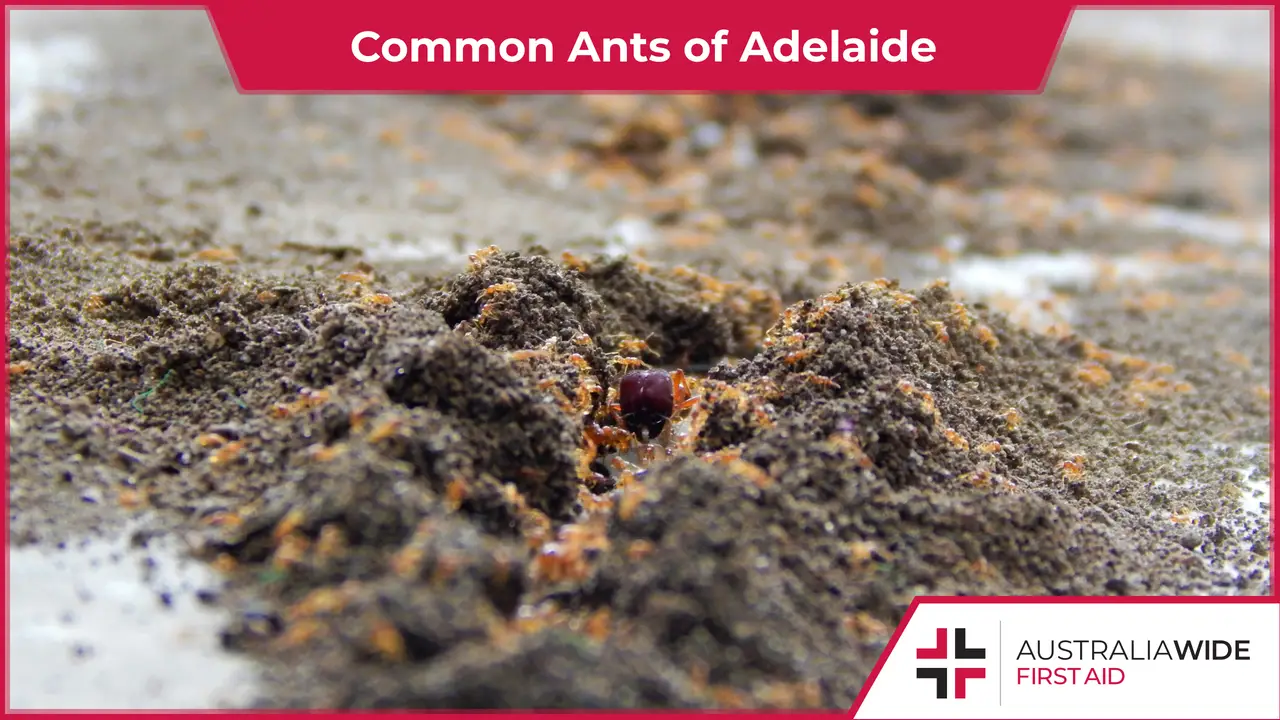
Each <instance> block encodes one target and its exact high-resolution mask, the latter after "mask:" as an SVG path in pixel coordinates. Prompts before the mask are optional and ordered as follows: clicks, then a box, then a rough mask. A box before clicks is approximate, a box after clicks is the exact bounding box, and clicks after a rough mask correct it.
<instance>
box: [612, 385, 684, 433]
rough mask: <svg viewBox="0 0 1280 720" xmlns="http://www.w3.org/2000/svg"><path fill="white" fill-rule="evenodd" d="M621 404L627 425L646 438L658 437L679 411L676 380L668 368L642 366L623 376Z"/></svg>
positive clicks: (623, 417) (619, 394)
mask: <svg viewBox="0 0 1280 720" xmlns="http://www.w3.org/2000/svg"><path fill="white" fill-rule="evenodd" d="M618 404H619V405H621V406H622V420H623V422H625V423H626V424H627V429H628V430H630V431H631V432H633V433H635V434H636V435H639V436H641V439H642V440H647V439H649V438H655V437H657V436H658V435H660V434H661V433H662V428H663V427H664V426H665V425H666V424H667V421H668V420H670V419H671V414H672V413H674V412H675V384H674V383H673V382H672V381H671V375H670V373H668V372H667V371H666V370H638V371H636V372H633V373H628V374H626V375H624V376H623V377H622V382H621V383H620V384H619V386H618Z"/></svg>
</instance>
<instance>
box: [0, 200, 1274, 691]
mask: <svg viewBox="0 0 1280 720" xmlns="http://www.w3.org/2000/svg"><path fill="white" fill-rule="evenodd" d="M137 230H138V229H137V228H121V227H116V226H109V225H103V224H100V223H77V222H69V221H68V222H52V223H50V224H48V225H46V226H43V227H37V228H33V229H31V230H30V231H28V232H23V233H16V234H15V235H14V236H13V237H12V239H11V241H10V245H9V268H10V273H11V277H10V288H11V290H10V292H11V298H12V299H11V305H10V323H11V325H10V327H11V330H10V336H9V360H10V365H9V378H10V383H11V393H12V394H11V403H12V406H13V408H14V430H13V441H12V448H11V466H10V468H11V485H10V495H9V500H10V513H11V514H10V519H11V538H12V539H14V540H15V541H17V542H24V541H25V542H31V541H41V540H42V539H45V538H46V537H49V538H52V537H53V536H54V535H55V534H56V533H57V532H58V528H57V527H56V526H51V525H49V524H48V523H47V521H45V520H44V519H43V517H42V516H41V515H40V514H39V513H36V512H32V509H33V508H36V507H38V506H48V505H50V504H59V503H61V504H70V505H72V506H98V505H102V506H110V505H119V506H123V507H124V508H126V509H131V510H137V509H141V508H148V509H151V510H153V511H155V512H156V513H157V516H158V517H161V518H165V519H166V522H168V523H169V524H170V527H172V528H173V529H174V530H176V531H178V532H181V533H183V534H184V536H185V537H186V538H187V539H188V540H189V542H190V543H191V545H192V547H193V548H194V551H195V552H196V553H197V555H199V556H201V557H204V558H206V559H207V560H209V561H210V562H211V563H212V564H213V565H214V566H215V567H217V568H219V569H220V570H222V571H223V572H225V573H226V575H227V578H228V582H229V585H228V592H227V593H225V595H224V596H223V597H222V599H221V601H220V602H222V603H224V604H226V605H227V606H228V607H231V608H233V609H235V610H236V611H237V613H238V618H239V619H238V620H237V621H236V622H235V623H233V624H232V625H230V626H229V627H228V628H227V629H226V631H225V633H224V637H223V640H224V644H225V645H226V646H227V647H228V648H230V649H233V650H236V651H243V652H250V653H253V654H255V655H256V656H258V657H260V658H262V659H263V661H264V663H265V667H266V668H267V669H266V674H267V676H268V678H269V679H270V680H272V682H271V683H270V684H269V688H270V690H269V693H268V694H267V696H265V697H264V698H263V699H262V705H263V706H287V707H328V706H332V707H362V708H386V707H405V706H410V707H450V708H476V707H493V706H498V707H530V706H537V707H691V708H698V707H746V708H793V707H848V705H849V704H850V703H851V702H852V699H853V697H854V695H855V694H856V692H857V690H858V688H859V687H860V686H861V684H862V682H863V681H864V680H865V678H866V677H867V675H868V673H869V672H870V669H871V667H872V665H873V664H874V662H875V659H876V657H877V656H878V654H879V652H880V651H881V650H882V648H883V646H884V643H885V642H886V640H887V638H888V635H889V633H890V632H891V629H892V628H893V626H894V625H895V623H897V622H898V621H899V620H900V619H901V616H902V614H903V612H904V611H905V608H906V606H907V605H908V603H909V602H910V600H911V598H912V597H914V596H915V595H918V594H924V593H928V594H954V593H965V594H968V593H975V594H979V593H980V594H1046V593H1048V594H1089V595H1106V594H1205V593H1216V592H1235V593H1256V592H1265V591H1267V590H1268V589H1269V584H1270V579H1269V574H1268V572H1267V568H1266V558H1265V552H1266V548H1267V547H1269V543H1270V538H1269V537H1263V536H1261V535H1259V536H1256V537H1251V538H1246V537H1238V538H1236V537H1223V536H1222V534H1221V533H1219V534H1217V535H1215V537H1214V538H1213V539H1212V540H1213V541H1214V542H1216V543H1218V544H1219V545H1232V546H1233V547H1234V546H1239V547H1236V548H1235V549H1234V550H1233V551H1232V553H1231V554H1230V557H1231V558H1233V562H1235V563H1237V565H1236V566H1235V567H1236V572H1234V574H1233V573H1232V572H1229V571H1228V569H1227V568H1225V567H1223V566H1222V565H1221V564H1215V562H1214V561H1213V558H1217V557H1223V556H1221V552H1222V551H1221V550H1218V551H1217V552H1218V553H1219V554H1218V555H1205V554H1199V553H1197V552H1196V551H1195V549H1194V548H1195V547H1197V545H1198V543H1199V542H1203V541H1204V540H1205V538H1203V537H1201V538H1200V539H1199V540H1198V541H1197V542H1196V543H1190V542H1187V541H1186V540H1185V538H1183V537H1181V536H1179V535H1174V534H1171V533H1169V532H1168V531H1167V530H1166V528H1167V527H1168V525H1169V519H1168V517H1167V516H1156V515H1153V514H1152V513H1150V512H1148V511H1147V509H1146V508H1144V507H1141V505H1142V503H1143V502H1144V501H1145V498H1146V491H1147V485H1148V479H1147V478H1146V477H1145V475H1144V473H1145V472H1147V471H1148V470H1149V469H1150V467H1149V466H1150V464H1151V462H1152V461H1151V458H1153V457H1163V456H1167V457H1172V456H1173V454H1174V453H1175V451H1177V450H1178V448H1177V445H1178V444H1179V443H1182V442H1184V437H1183V436H1182V435H1180V434H1179V433H1176V432H1170V433H1159V432H1148V433H1146V434H1144V435H1142V436H1141V439H1140V442H1139V441H1138V440H1136V439H1135V440H1134V441H1132V442H1124V441H1119V442H1118V441H1117V440H1118V439H1120V438H1136V437H1137V436H1136V435H1135V432H1134V430H1133V426H1134V423H1135V422H1140V423H1146V424H1155V425H1172V426H1175V427H1185V426H1187V425H1188V424H1190V423H1191V422H1192V421H1196V422H1208V423H1209V424H1210V425H1211V426H1212V423H1213V419H1212V418H1209V419H1205V418H1204V417H1202V416H1201V415H1197V412H1200V411H1199V410H1197V407H1198V406H1197V405H1196V403H1194V402H1191V401H1189V400H1188V399H1189V398H1193V397H1195V393H1194V390H1195V388H1194V386H1193V385H1192V384H1191V383H1189V382H1187V381H1186V380H1184V379H1183V378H1182V377H1180V375H1179V370H1178V369H1177V368H1176V367H1172V366H1166V365H1161V364H1157V363H1155V362H1153V361H1151V360H1148V359H1145V358H1141V357H1137V356H1134V355H1130V354H1126V353H1123V352H1120V351H1112V350H1107V349H1104V348H1103V347H1101V346H1099V345H1098V344H1097V343H1095V342H1093V341H1091V340H1088V339H1086V338H1082V337H1079V336H1077V335H1076V334H1074V333H1071V332H1069V331H1064V332H1062V333H1059V334H1056V335H1054V334H1040V333H1033V332H1030V331H1028V330H1024V329H1022V328H1020V327H1018V326H1017V325H1016V324H1014V323H1012V322H1010V321H1009V320H1008V319H1007V318H1006V317H1005V316H1004V315H1003V314H1002V313H1000V312H997V311H994V310H991V309H989V308H986V307H984V306H981V305H975V304H967V303H964V302H962V301H960V300H958V299H957V298H956V297H955V296H954V295H953V294H952V293H951V291H950V290H949V289H948V288H947V287H946V285H945V283H934V284H931V285H929V286H927V287H923V288H918V289H904V288H901V287H899V286H898V285H897V283H895V282H891V281H886V280H882V281H873V282H861V283H854V284H846V285H843V286H841V287H839V288H836V289H834V290H833V291H831V292H828V293H826V294H823V295H821V296H818V297H814V298H810V299H807V300H804V301H802V302H799V303H796V304H792V305H790V306H789V307H783V306H782V300H781V298H780V295H779V294H778V291H777V290H776V289H774V288H771V287H769V286H768V285H762V284H757V283H755V282H753V281H751V280H748V279H738V280H733V279H723V278H716V277H712V276H710V275H705V274H702V273H699V272H696V271H693V270H690V269H688V268H680V267H677V268H668V267H666V266H660V265H657V264H651V263H647V262H643V261H637V260H629V259H620V258H616V257H615V258H611V257H604V256H601V257H593V258H585V257H574V256H565V257H557V258H552V257H549V256H548V254H547V253H546V252H545V251H542V250H540V249H538V248H534V249H533V250H531V251H526V252H504V251H501V250H499V249H497V248H489V249H485V250H481V251H478V252H477V253H475V254H474V255H472V257H471V264H470V266H469V267H468V268H467V269H466V270H465V271H463V272H462V273H460V274H457V275H446V276H442V277H438V278H431V279H427V280H425V281H422V282H420V283H417V284H412V285H396V284H394V283H390V281H387V280H384V279H383V278H382V276H381V275H380V274H379V272H378V270H377V268H375V267H371V266H369V265H365V264H353V265H352V266H351V268H350V269H349V270H347V271H345V272H343V273H341V274H339V275H337V276H335V275H334V274H333V273H332V272H330V271H320V270H315V269H312V270H310V271H295V272H292V273H280V272H268V271H259V270H255V269H252V268H244V269H227V268H226V267H224V265H223V264H221V263H220V262H219V261H225V260H226V259H227V258H226V257H225V256H223V255H222V254H220V252H219V251H214V250H210V249H209V248H204V249H198V248H200V246H201V240H200V239H199V238H195V239H192V238H190V237H186V238H185V239H183V237H178V238H176V239H175V240H173V241H169V240H159V239H158V238H165V237H171V236H173V233H172V232H171V231H167V230H164V229H156V230H154V231H148V232H138V231H137ZM157 253H158V254H159V255H158V256H157ZM157 257H159V258H160V259H159V260H157ZM1118 339H1120V340H1123V339H1124V338H1118ZM641 363H649V364H654V365H661V364H667V365H668V366H669V367H672V368H674V367H677V366H679V367H685V368H694V367H697V366H698V365H699V364H701V365H703V366H705V372H695V373H691V375H690V381H689V382H690V389H691V391H692V392H693V393H694V395H696V396H697V397H698V398H699V401H698V402H697V403H695V404H693V405H692V407H691V408H689V409H688V410H686V411H685V412H683V413H682V415H681V417H679V418H678V419H677V420H676V421H673V422H672V423H670V424H669V429H668V431H667V432H665V433H664V434H663V435H662V436H661V437H660V438H659V441H658V442H657V443H654V444H651V445H641V444H640V443H638V442H636V441H635V439H634V438H632V437H630V436H628V434H627V433H625V432H623V431H622V429H621V428H620V427H619V423H618V421H617V420H616V415H615V413H614V408H613V407H612V406H613V405H614V403H615V402H616V400H617V398H616V396H615V394H614V393H613V392H612V391H611V389H612V388H616V387H617V384H618V380H619V379H620V378H621V376H622V375H623V374H624V373H625V372H627V371H628V370H629V369H630V368H633V367H637V366H639V365H640V364H641ZM1138 392H1142V393H1145V394H1143V396H1142V397H1141V399H1140V400H1141V401H1140V402H1139V401H1138V399H1137V398H1135V396H1134V394H1135V393H1138ZM1236 412H1238V413H1241V414H1242V415H1238V416H1237V417H1236V418H1235V419H1237V420H1240V419H1241V418H1242V417H1243V415H1248V416H1249V417H1251V418H1252V420H1250V421H1249V422H1252V423H1253V424H1254V425H1253V427H1257V426H1259V425H1261V424H1265V422H1266V417H1267V409H1266V407H1265V405H1264V404H1263V403H1257V404H1256V405H1255V406H1251V407H1240V408H1237V409H1236ZM53 447H57V448H60V449H59V451H58V452H56V453H51V452H50V450H49V449H50V448H53ZM1162 453H1163V455H1161V454H1162ZM72 512H75V511H72ZM98 517H101V518H107V517H109V514H108V513H103V514H101V515H99V516H98ZM104 522H105V520H104ZM1260 532H1262V531H1260ZM1241 558H1244V559H1243V560H1242V559H1241ZM1243 563H1251V564H1250V565H1247V566H1246V565H1244V564H1243Z"/></svg>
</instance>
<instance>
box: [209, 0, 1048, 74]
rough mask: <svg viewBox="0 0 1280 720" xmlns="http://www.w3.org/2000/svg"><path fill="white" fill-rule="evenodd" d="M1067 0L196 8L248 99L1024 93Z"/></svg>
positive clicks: (587, 0) (666, 0) (664, 0)
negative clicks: (293, 95) (282, 95)
mask: <svg viewBox="0 0 1280 720" xmlns="http://www.w3.org/2000/svg"><path fill="white" fill-rule="evenodd" d="M1071 10H1072V5H1071V4H1069V3H1065V2H1023V1H1022V0H1000V1H999V2H989V3H984V4H983V5H982V7H981V9H978V8H975V7H974V6H971V5H964V4H960V3H953V2H916V3H911V4H902V3H868V2H843V3H836V2H799V3H776V4H764V3H758V4H755V5H751V6H745V7H744V6H742V5H740V4H738V3H707V2H704V3H690V2H687V1H686V0H649V1H648V2H645V3H642V4H636V5H630V4H628V5H608V4H603V3H599V2H597V1H596V0H560V1H559V2H555V3H529V2H524V1H523V0H491V1H490V2H486V3H463V4H456V5H455V4H452V3H450V4H444V3H438V4H432V5H427V4H423V3H373V4H371V3H360V4H345V3H344V4H342V5H333V6H330V7H327V8H322V7H320V6H318V5H317V3H314V2H299V1H298V0H283V1H279V2H273V3H247V2H217V3H210V5H209V13H210V16H211V18H212V20H213V23H214V27H215V30H216V31H217V33H218V36H219V38H220V39H221V42H222V46H223V49H224V51H225V52H226V55H227V60H228V63H229V64H230V66H231V68H232V72H233V73H234V75H235V77H236V80H237V82H238V84H239V87H240V89H241V90H242V91H244V92H248V93H266V92H271V93H276V92H307V93H347V92H364V93H388V92H480V93H486V92H573V91H584V90H590V91H594V90H600V91H610V92H682V91H701V92H707V91H713V92H735V91H751V92H775V91H776V92H838V91H861V92H865V91H879V92H1035V91H1036V90H1038V89H1039V88H1040V87H1041V86H1042V84H1043V82H1044V79H1045V77H1046V75H1047V73H1048V70H1049V66H1050V64H1051V62H1052V60H1053V56H1054V54H1055V53H1056V51H1057V47H1058V44H1059V41H1060V40H1061V38H1062V34H1063V31H1064V30H1065V28H1066V25H1067V21H1068V19H1069V16H1070V14H1071Z"/></svg>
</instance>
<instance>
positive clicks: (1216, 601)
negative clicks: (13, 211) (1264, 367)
mask: <svg viewBox="0 0 1280 720" xmlns="http://www.w3.org/2000/svg"><path fill="white" fill-rule="evenodd" d="M245 1H246V2H253V1H254V0H245ZM259 1H260V0H259ZM833 1H834V0H833ZM1168 8H1179V9H1262V8H1268V9H1270V10H1271V36H1272V51H1271V52H1272V56H1271V67H1272V75H1271V102H1272V129H1271V177H1272V204H1271V218H1270V219H1271V227H1272V239H1273V242H1274V234H1275V212H1276V208H1275V205H1276V198H1277V196H1280V192H1278V191H1277V187H1276V183H1275V165H1276V144H1275V138H1276V132H1275V124H1274V121H1275V105H1276V94H1275V71H1274V68H1275V21H1276V5H1275V4H1274V3H1266V4H1236V3H1222V4H1216V3H1205V2H1178V1H1177V0H1173V1H1168V0H1166V1H1165V2H1124V3H1114V4H1112V3H1106V2H1094V3H1090V4H1084V5H1078V6H1076V8H1075V9H1150V10H1156V9H1168ZM14 9H26V10H36V9H85V10H88V9H148V10H179V9H181V10H199V9H204V10H205V11H206V12H209V8H208V5H205V4H203V3H191V4H181V3H171V2H147V1H146V0H141V1H139V2H133V3H114V2H110V1H106V2H83V1H82V2H60V1H59V0H50V1H49V2H44V3H38V4H26V3H13V4H10V3H5V18H4V23H5V65H6V68H7V66H8V50H9V12H8V11H9V10H14ZM1075 9H1073V10H1072V12H1071V15H1069V16H1068V21H1067V25H1066V26H1064V29H1063V34H1062V36H1061V37H1059V40H1058V47H1057V48H1056V49H1055V51H1054V58H1055V59H1056V57H1057V54H1058V50H1060V48H1061V44H1062V41H1063V39H1064V38H1065V35H1066V30H1067V29H1068V28H1069V27H1070V18H1071V17H1072V16H1074V12H1075ZM210 24H211V26H212V29H213V31H214V33H215V35H217V26H216V25H215V24H214V23H213V22H212V15H210ZM219 45H220V47H222V48H223V54H224V59H225V57H226V50H225V46H224V45H223V43H222V39H221V38H220V37H219ZM228 69H230V64H228ZM1051 70H1052V63H1051V64H1050V68H1049V71H1051ZM1049 71H1046V75H1045V79H1044V81H1042V83H1041V86H1040V91H1043V89H1044V85H1045V83H1046V82H1047V81H1048V72H1049ZM232 76H233V79H234V72H232ZM236 87H237V89H240V84H239V81H238V80H237V81H236ZM5 96H6V101H7V100H8V73H7V72H6V74H5ZM7 107H8V105H7V102H6V108H7ZM4 128H5V136H4V146H5V155H6V157H7V156H8V148H9V119H8V112H7V111H6V113H5V118H4ZM4 173H5V179H6V181H7V180H8V164H7V163H6V165H5V170H4ZM7 187H8V184H7V182H6V188H7ZM8 211H9V196H8V193H7V191H6V193H5V198H4V212H5V218H6V220H7V219H8V215H9V212H8ZM5 244H6V248H7V244H8V235H7V231H6V236H5ZM0 263H3V266H4V273H5V284H4V287H3V288H0V302H3V304H4V307H5V309H6V315H5V317H4V318H0V327H3V328H4V330H5V336H6V338H7V337H8V316H7V308H8V299H9V298H8V254H7V253H6V254H5V257H4V258H3V259H0ZM1271 263H1272V266H1271V269H1272V277H1273V278H1274V276H1275V270H1276V258H1275V255H1274V251H1273V253H1272V260H1271ZM1276 308H1277V305H1276V293H1275V289H1274V287H1273V288H1272V290H1271V309H1272V317H1273V318H1274V316H1275V311H1276ZM1270 339H1271V347H1272V355H1273V362H1272V365H1271V387H1272V388H1273V389H1274V387H1275V381H1276V378H1277V369H1276V366H1275V363H1274V354H1275V352H1274V351H1275V349H1276V336H1275V331H1274V329H1272V330H1271V338H1270ZM4 354H5V363H6V365H7V364H8V345H7V343H6V345H5V348H4ZM0 389H2V390H3V394H4V416H5V423H4V425H3V427H0V443H3V446H4V456H5V463H4V467H3V469H0V473H3V479H4V483H5V485H6V487H7V485H8V475H9V442H8V440H9V423H8V419H9V378H8V373H7V372H5V373H0ZM1278 402H1280V401H1277V400H1275V399H1273V400H1272V416H1273V423H1272V428H1271V444H1272V457H1273V463H1274V456H1275V441H1276V437H1277V432H1276V427H1275V424H1274V414H1275V409H1276V407H1277V404H1278ZM1276 485H1277V481H1276V478H1275V475H1274V472H1273V473H1272V477H1271V487H1272V494H1271V507H1270V512H1271V530H1272V547H1271V573H1272V581H1271V583H1272V588H1271V594H1270V595H1263V596H1246V597H1218V596H1213V597H1205V596H1179V597H1163V596H1155V597H1149V596H1134V597H1120V598H1117V597H1091V596H1074V597H1041V596H1008V597H933V596H928V597H926V596H921V597H916V598H915V599H913V600H912V602H911V604H910V606H909V607H908V608H907V611H906V614H905V615H904V616H903V618H902V621H901V622H900V623H899V624H898V627H897V628H896V629H895V630H894V633H893V635H892V636H891V638H890V640H889V642H888V645H887V646H886V647H885V650H884V651H883V652H882V653H881V656H880V658H879V659H878V660H877V662H876V665H875V666H874V668H873V669H872V671H871V674H870V675H869V676H868V678H867V682H866V683H865V684H864V685H863V687H862V689H861V690H860V691H859V693H858V697H857V699H856V700H855V702H854V704H853V707H852V708H850V710H849V711H848V713H849V714H852V713H854V712H856V711H857V709H858V707H859V706H860V705H861V704H862V702H863V701H864V699H865V698H866V695H867V693H868V691H869V689H870V688H871V686H872V683H874V682H875V679H876V677H877V676H878V675H879V673H880V671H881V670H882V668H883V667H884V663H885V661H886V659H887V658H888V656H889V653H890V652H892V651H893V649H894V647H895V646H896V645H897V642H898V640H899V638H900V637H901V635H902V632H903V630H904V629H905V627H906V625H907V623H908V622H909V621H910V620H911V617H912V616H913V615H914V613H915V611H916V608H917V607H919V606H920V605H921V604H924V603H932V604H1015V603H1016V604H1024V603H1035V604H1113V603H1118V604H1188V605H1190V604H1211V605H1233V604H1268V605H1276V606H1277V607H1280V590H1277V587H1276V583H1275V579H1274V578H1275V561H1276V558H1277V549H1276V538H1275V530H1276V519H1277V518H1276V516H1277V510H1276V507H1275V490H1276ZM4 504H5V510H6V512H5V514H4V516H3V518H0V527H2V528H3V529H5V530H6V531H7V529H8V512H7V510H8V495H7V493H6V495H5V499H4ZM3 562H4V593H5V598H6V607H5V628H6V633H5V635H6V642H5V650H6V652H5V665H6V667H7V664H8V640H7V637H8V632H7V628H8V624H9V612H8V604H7V598H8V594H9V565H8V556H7V552H6V557H5V559H4V561H3ZM8 689H9V677H8V673H7V672H6V674H5V697H6V704H5V706H6V711H7V712H9V710H8V702H7V698H8V696H9V692H8ZM1277 692H1278V693H1280V688H1278V689H1277ZM36 712H37V714H59V715H79V714H84V713H77V712H43V711H36ZM93 712H95V713H96V714H101V715H120V714H125V713H124V712H108V711H93ZM127 712H128V713H129V714H133V713H134V712H138V713H139V714H146V715H149V716H152V717H180V716H182V715H189V714H211V713H216V714H224V713H225V714H235V715H244V714H262V715H267V714H270V715H280V714H282V713H255V712H253V711H242V710H230V711H188V712H183V713H172V712H146V711H127ZM419 712H421V711H419ZM511 712H519V711H511ZM710 712H711V713H716V711H710ZM283 714H286V715H292V716H295V717H301V716H302V715H303V714H302V713H283ZM308 714H311V713H308ZM330 714H334V715H336V714H338V713H330ZM342 714H344V715H347V714H348V713H342ZM430 714H442V713H430ZM445 714H447V713H445ZM457 714H459V715H463V713H457ZM504 714H506V713H504V712H492V711H489V712H482V713H465V715H466V716H468V717H489V716H502V715H504ZM537 714H539V715H557V714H567V713H564V712H558V713H557V712H539V713H537ZM572 714H576V715H582V714H586V715H592V716H594V715H601V716H604V715H618V714H627V715H631V716H633V717H650V716H653V717H678V716H682V715H683V716H700V715H705V714H707V713H700V712H694V713H691V712H672V713H619V712H613V713H599V712H590V713H572ZM716 714H727V715H754V714H760V713H743V712H732V713H716ZM770 714H785V715H787V716H788V717H796V718H824V719H825V718H830V717H831V716H832V715H835V714H839V711H831V712H826V713H823V712H804V713H770ZM350 715H360V713H350ZM364 715H366V716H373V714H370V713H366V714H364Z"/></svg>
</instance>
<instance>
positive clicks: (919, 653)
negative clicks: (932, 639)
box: [916, 628, 987, 700]
mask: <svg viewBox="0 0 1280 720" xmlns="http://www.w3.org/2000/svg"><path fill="white" fill-rule="evenodd" d="M955 635H956V644H955V655H954V656H953V657H954V659H956V660H985V659H986V658H987V650H986V648H978V647H969V646H968V645H966V644H965V629H964V628H955ZM947 658H948V655H947V629H946V628H938V640H937V642H936V643H935V644H934V646H933V647H931V648H917V649H916V659H917V660H946V659H947ZM952 671H953V673H954V674H955V679H956V681H955V688H956V693H955V698H956V699H957V700H963V699H964V693H965V683H967V682H968V681H969V680H980V679H982V678H985V677H986V676H987V669H986V668H983V667H957V668H952ZM916 678H918V679H920V680H933V681H934V683H935V685H936V686H937V689H938V699H939V700H946V699H947V668H945V667H922V668H916Z"/></svg>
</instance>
